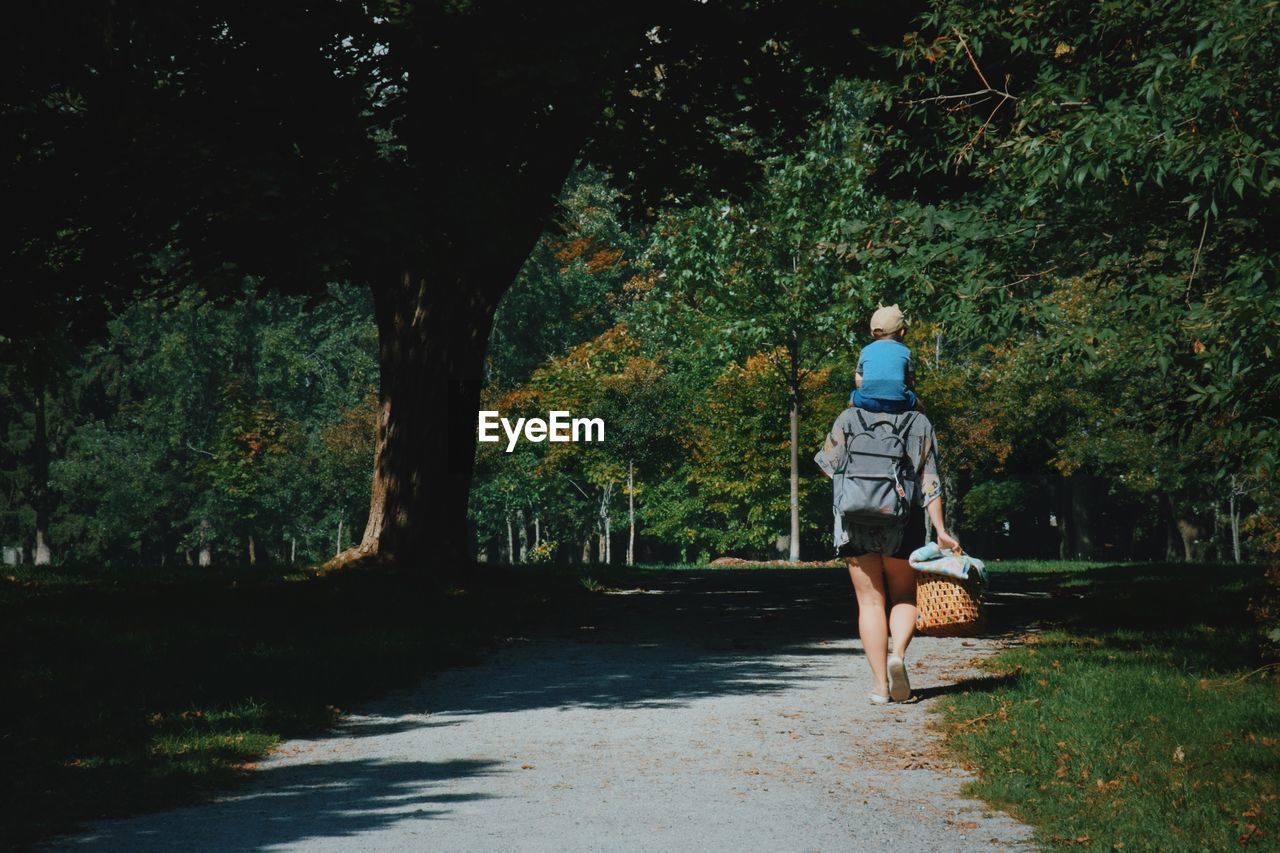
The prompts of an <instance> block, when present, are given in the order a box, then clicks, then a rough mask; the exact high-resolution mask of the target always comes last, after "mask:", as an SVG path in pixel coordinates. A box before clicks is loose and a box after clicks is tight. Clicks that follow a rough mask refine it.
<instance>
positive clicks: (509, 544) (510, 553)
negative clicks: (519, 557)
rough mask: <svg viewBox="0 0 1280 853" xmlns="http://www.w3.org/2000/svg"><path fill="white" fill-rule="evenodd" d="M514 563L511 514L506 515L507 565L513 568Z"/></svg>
mask: <svg viewBox="0 0 1280 853" xmlns="http://www.w3.org/2000/svg"><path fill="white" fill-rule="evenodd" d="M515 562H516V538H515V532H514V530H513V528H512V526H511V513H509V512H508V513H507V564H508V565H512V566H514V565H515Z"/></svg>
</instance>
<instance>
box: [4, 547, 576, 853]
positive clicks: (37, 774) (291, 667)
mask: <svg viewBox="0 0 1280 853" xmlns="http://www.w3.org/2000/svg"><path fill="white" fill-rule="evenodd" d="M584 595H586V593H585V592H583V590H582V589H581V587H579V586H578V585H577V584H575V583H572V582H567V581H566V582H563V583H561V582H557V581H556V579H554V578H547V577H535V576H532V575H517V574H514V573H509V572H504V571H500V570H488V571H477V572H476V573H473V575H472V576H471V577H470V578H469V579H468V580H467V581H465V583H463V584H462V585H458V586H449V587H442V586H437V585H433V584H431V583H427V582H424V581H421V580H415V579H413V578H406V577H403V576H395V575H389V574H381V573H376V572H367V571H356V572H345V573H344V572H336V573H331V574H327V575H313V574H309V573H299V572H296V571H283V570H273V569H268V568H218V569H209V568H205V569H199V570H189V569H186V568H183V569H181V570H179V571H162V572H157V571H154V570H153V571H149V572H148V571H140V570H136V571H128V572H99V571H94V570H91V569H85V570H69V569H68V570H59V571H58V572H56V573H54V572H49V573H45V572H38V571H35V570H33V569H30V568H27V569H23V570H18V571H14V572H12V573H10V574H8V575H5V576H2V577H0V643H3V648H4V649H5V654H4V655H3V656H0V683H3V684H4V685H5V689H4V691H3V697H2V698H0V762H2V766H3V767H4V773H3V774H0V824H2V825H3V826H4V834H3V836H0V846H21V845H25V844H30V843H32V842H35V841H38V840H40V839H42V838H47V837H49V836H50V835H53V834H56V833H59V832H63V831H67V830H69V829H71V828H73V827H74V826H75V825H76V824H78V823H80V822H82V821H84V820H87V819H92V818H98V817H104V816H117V815H123V814H128V813H131V812H135V811H140V810H144V809H154V808H161V807H166V806H171V805H178V804H183V803H188V802H193V801H196V800H199V799H200V798H201V797H203V796H206V795H207V794H209V793H210V792H214V791H218V790H222V789H225V788H226V787H227V786H228V785H232V784H235V783H236V782H237V781H238V780H240V779H242V778H243V777H244V776H245V775H246V770H247V769H249V768H251V767H252V765H253V763H254V762H256V761H258V760H259V759H261V758H262V757H263V756H264V755H266V753H267V752H268V751H269V750H270V749H271V748H272V747H273V746H274V745H275V744H276V743H278V742H279V741H280V740H281V739H283V738H287V737H291V736H297V735H304V734H308V733H314V732H317V731H319V730H322V729H323V728H325V727H326V726H329V725H331V724H332V723H333V722H334V721H335V719H336V718H337V717H338V716H340V714H341V710H340V709H342V708H345V707H348V706H349V704H350V703H354V702H358V701H360V700H362V699H365V698H367V697H370V696H373V695H376V694H378V693H380V692H383V691H385V690H388V689H391V688H393V687H396V686H400V685H403V684H408V683H412V681H413V680H414V679H416V678H417V677H419V676H420V675H421V674H422V673H424V672H427V671H430V670H432V669H439V668H442V667H446V666H451V665H456V664H460V663H466V662H469V661H472V660H475V659H476V658H477V657H478V655H479V654H481V653H483V652H484V651H486V650H487V649H489V648H490V647H491V646H492V644H493V641H494V640H495V639H497V638H499V637H501V636H506V635H508V634H509V633H510V632H513V631H519V630H520V629H521V627H522V626H525V625H527V624H528V623H529V621H530V620H534V619H540V618H542V617H543V616H546V615H549V614H550V613H552V612H553V611H554V610H555V609H557V608H560V609H563V607H564V601H565V600H567V599H571V598H573V597H574V596H584ZM553 598H554V600H555V603H554V604H553Z"/></svg>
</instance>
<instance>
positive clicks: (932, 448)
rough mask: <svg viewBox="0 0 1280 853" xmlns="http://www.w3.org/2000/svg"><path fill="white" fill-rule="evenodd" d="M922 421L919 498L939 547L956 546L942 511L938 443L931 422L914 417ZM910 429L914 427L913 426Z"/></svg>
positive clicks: (917, 420)
mask: <svg viewBox="0 0 1280 853" xmlns="http://www.w3.org/2000/svg"><path fill="white" fill-rule="evenodd" d="M920 421H924V424H923V426H924V431H923V432H924V434H923V435H922V436H920V441H921V450H922V452H921V454H920V456H921V458H920V468H919V472H918V473H919V477H920V487H921V498H920V499H921V500H922V501H923V502H924V508H925V511H926V512H928V513H929V523H930V524H932V525H933V531H934V535H935V536H936V537H937V539H938V547H939V548H952V549H954V548H958V547H960V540H958V539H956V538H955V537H954V536H952V535H951V533H950V532H948V530H947V522H946V520H945V517H944V513H943V512H942V479H941V478H940V477H939V476H938V444H937V440H936V438H935V437H934V434H933V424H932V423H930V421H929V419H928V418H927V417H925V416H923V415H919V416H917V418H916V425H917V426H918V425H920ZM912 431H913V432H914V431H915V429H914V427H913V429H912Z"/></svg>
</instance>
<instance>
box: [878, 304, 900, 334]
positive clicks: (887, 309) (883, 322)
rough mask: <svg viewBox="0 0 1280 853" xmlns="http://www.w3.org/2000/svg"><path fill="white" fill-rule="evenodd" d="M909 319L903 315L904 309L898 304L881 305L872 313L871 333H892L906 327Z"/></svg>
mask: <svg viewBox="0 0 1280 853" xmlns="http://www.w3.org/2000/svg"><path fill="white" fill-rule="evenodd" d="M906 327H907V321H906V320H905V319H903V317H902V309H900V308H899V307H898V306H897V305H881V306H880V307H879V308H877V309H876V313H874V314H872V315H871V334H873V335H874V334H875V333H877V332H879V333H881V334H884V335H892V334H893V333H894V332H896V331H898V330H899V329H905V328H906Z"/></svg>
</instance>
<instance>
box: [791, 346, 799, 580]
mask: <svg viewBox="0 0 1280 853" xmlns="http://www.w3.org/2000/svg"><path fill="white" fill-rule="evenodd" d="M791 381H792V388H791V554H790V557H789V559H790V560H791V562H793V563H796V562H799V561H800V388H799V381H798V380H797V378H796V370H795V362H794V361H793V362H792V368H791Z"/></svg>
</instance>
